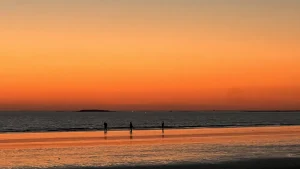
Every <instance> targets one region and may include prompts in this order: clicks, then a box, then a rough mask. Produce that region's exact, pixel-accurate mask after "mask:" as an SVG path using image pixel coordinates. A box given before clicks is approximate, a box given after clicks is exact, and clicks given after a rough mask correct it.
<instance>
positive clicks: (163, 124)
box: [161, 121, 165, 132]
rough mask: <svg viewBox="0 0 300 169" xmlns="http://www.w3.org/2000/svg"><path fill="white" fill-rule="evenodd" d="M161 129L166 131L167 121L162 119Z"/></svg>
mask: <svg viewBox="0 0 300 169" xmlns="http://www.w3.org/2000/svg"><path fill="white" fill-rule="evenodd" d="M161 131H162V132H164V131H165V122H164V121H162V123H161Z"/></svg>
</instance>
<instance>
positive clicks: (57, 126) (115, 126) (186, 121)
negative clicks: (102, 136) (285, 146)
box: [0, 111, 300, 133]
mask: <svg viewBox="0 0 300 169" xmlns="http://www.w3.org/2000/svg"><path fill="white" fill-rule="evenodd" d="M162 121H164V123H165V128H167V129H168V128H169V129H172V128H174V129H178V128H201V127H210V128H212V127H220V128H222V127H253V126H288V125H300V112H240V111H199V112H191V111H186V112H176V111H173V112H144V111H143V112H126V111H120V112H26V111H24V112H22V111H19V112H0V132H2V133H3V132H53V131H95V130H103V123H104V122H107V123H108V128H109V130H127V129H128V127H129V123H130V122H132V123H133V126H134V128H135V129H141V130H143V129H144V130H146V129H156V128H160V126H161V122H162Z"/></svg>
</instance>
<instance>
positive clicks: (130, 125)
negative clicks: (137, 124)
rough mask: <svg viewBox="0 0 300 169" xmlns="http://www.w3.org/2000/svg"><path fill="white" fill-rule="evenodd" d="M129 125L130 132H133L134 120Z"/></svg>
mask: <svg viewBox="0 0 300 169" xmlns="http://www.w3.org/2000/svg"><path fill="white" fill-rule="evenodd" d="M129 127H130V133H132V129H133V125H132V122H130V124H129Z"/></svg>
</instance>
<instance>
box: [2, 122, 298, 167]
mask: <svg viewBox="0 0 300 169" xmlns="http://www.w3.org/2000/svg"><path fill="white" fill-rule="evenodd" d="M299 158H300V126H286V127H249V128H198V129H174V130H165V131H164V132H162V131H161V130H134V131H133V133H132V134H130V132H129V131H109V132H108V133H107V134H105V133H104V132H103V131H98V132H48V133H2V134H0V159H5V160H0V168H4V169H11V168H67V169H72V168H75V169H96V168H112V169H114V168H124V169H127V168H137V169H140V168H153V165H154V166H155V168H166V169H169V168H175V169H176V168H204V169H205V168H212V169H214V168H222V169H223V168H230V169H235V168H255V169H260V168H270V169H271V168H272V169H281V168H300V164H299V163H300V159H299ZM187 161H188V163H184V162H187ZM207 161H210V162H212V163H207ZM150 164H153V165H150Z"/></svg>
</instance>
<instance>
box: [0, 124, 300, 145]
mask: <svg viewBox="0 0 300 169" xmlns="http://www.w3.org/2000/svg"><path fill="white" fill-rule="evenodd" d="M272 138H276V139H282V140H283V141H284V140H290V139H293V140H299V139H300V126H285V127H248V128H202V129H174V130H165V131H164V132H162V130H147V131H145V130H134V131H133V133H130V132H129V131H109V132H108V133H104V132H103V131H88V132H51V133H50V132H44V133H10V134H9V133H5V134H0V148H16V147H20V148H22V147H23V148H24V147H27V148H28V147H29V148H30V147H36V146H39V147H57V146H59V147H66V146H101V145H120V144H122V145H126V144H162V143H163V144H166V143H167V144H168V143H172V144H177V143H203V144H215V143H219V142H223V143H232V142H237V143H245V142H247V141H249V140H255V141H256V142H265V141H268V142H270V141H272Z"/></svg>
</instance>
